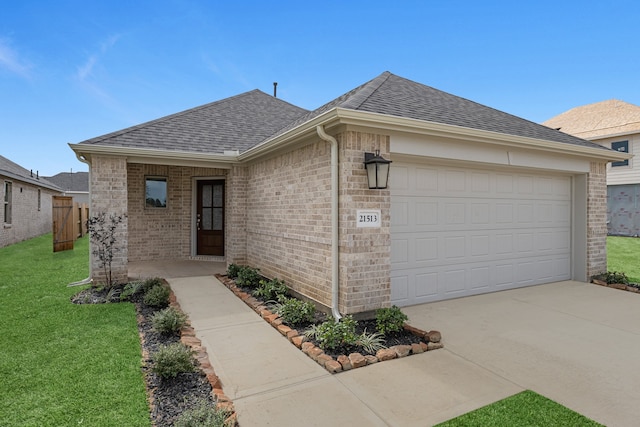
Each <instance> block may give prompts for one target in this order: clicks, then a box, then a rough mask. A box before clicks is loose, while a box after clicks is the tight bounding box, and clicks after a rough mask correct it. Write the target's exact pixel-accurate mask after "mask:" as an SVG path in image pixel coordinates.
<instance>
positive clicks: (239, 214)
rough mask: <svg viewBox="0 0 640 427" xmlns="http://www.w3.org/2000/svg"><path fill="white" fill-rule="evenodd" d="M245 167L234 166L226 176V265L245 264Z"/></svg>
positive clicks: (246, 177)
mask: <svg viewBox="0 0 640 427" xmlns="http://www.w3.org/2000/svg"><path fill="white" fill-rule="evenodd" d="M247 181H248V176H247V167H246V166H234V167H233V168H232V169H231V171H230V172H229V174H228V176H227V182H226V190H227V191H226V194H227V209H226V213H227V214H226V218H225V220H226V227H225V241H226V245H225V251H226V260H227V264H238V265H244V264H247Z"/></svg>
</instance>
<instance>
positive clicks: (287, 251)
mask: <svg viewBox="0 0 640 427" xmlns="http://www.w3.org/2000/svg"><path fill="white" fill-rule="evenodd" d="M70 146H71V148H72V149H73V150H74V151H75V152H76V155H77V156H78V157H79V158H81V159H83V160H84V161H85V162H87V163H88V164H89V165H90V172H89V173H90V183H91V206H90V209H91V211H92V212H93V213H94V214H95V213H98V212H101V211H103V212H108V213H114V214H121V213H127V214H128V216H127V218H126V220H125V221H124V222H123V224H122V226H121V227H120V228H119V231H118V232H119V234H118V239H119V241H120V242H121V243H122V244H123V246H124V249H123V250H122V251H120V252H118V253H117V256H116V258H115V259H114V260H113V269H114V270H113V273H114V274H115V277H117V280H120V281H124V280H126V278H127V263H128V262H135V261H144V260H160V259H172V258H177V259H194V258H195V259H199V258H206V257H207V256H210V257H211V259H219V260H225V261H226V262H227V263H236V264H248V265H251V266H253V267H257V268H259V269H260V271H261V273H262V274H264V275H265V276H267V277H278V278H280V279H283V280H285V282H286V283H287V285H288V286H290V287H291V288H292V289H293V290H294V291H295V292H297V293H298V294H300V295H304V296H306V297H307V298H310V299H312V300H314V301H316V302H318V303H319V304H321V305H323V306H325V307H331V308H332V309H333V311H334V313H335V311H339V312H340V313H342V314H351V313H361V312H369V311H371V310H375V309H377V308H380V307H386V306H389V305H391V304H397V305H410V304H417V303H422V302H430V301H437V300H442V299H447V298H455V297H461V296H467V295H474V294H480V293H486V292H493V291H498V290H503V289H510V288H517V287H521V286H528V285H535V284H541V283H549V282H555V281H561V280H568V279H575V280H587V279H588V278H589V277H590V276H591V275H594V274H596V273H601V272H603V271H605V270H606V234H607V229H606V222H605V221H606V165H607V163H608V162H610V161H624V160H626V159H627V158H628V155H627V154H625V153H618V152H616V151H612V150H609V149H606V148H603V147H601V146H600V145H597V144H594V143H591V142H589V141H585V140H583V139H579V138H576V137H574V136H570V135H567V134H565V133H562V132H558V131H555V130H553V129H549V128H548V127H546V126H542V125H539V124H536V123H533V122H530V121H527V120H524V119H521V118H518V117H515V116H512V115H509V114H507V113H503V112H501V111H497V110H494V109H492V108H489V107H486V106H483V105H480V104H477V103H475V102H472V101H469V100H466V99H463V98H459V97H457V96H454V95H450V94H448V93H445V92H442V91H439V90H436V89H433V88H431V87H428V86H425V85H422V84H420V83H416V82H413V81H410V80H407V79H404V78H401V77H398V76H396V75H393V74H391V73H388V72H385V73H383V74H381V75H379V76H378V77H376V78H374V79H373V80H371V81H369V82H367V83H365V84H363V85H362V86H359V87H357V88H355V89H353V90H352V91H350V92H348V93H346V94H344V95H342V96H340V97H339V98H337V99H335V100H333V101H331V102H329V103H327V104H325V105H324V106H322V107H320V108H318V109H316V110H314V111H306V110H303V109H301V108H298V107H295V106H293V105H291V104H289V103H287V102H285V101H282V100H280V99H277V98H275V97H272V96H269V95H267V94H265V93H263V92H261V91H258V90H253V91H251V92H247V93H243V94H240V95H237V96H234V97H231V98H227V99H223V100H221V101H217V102H214V103H211V104H207V105H203V106H200V107H197V108H194V109H191V110H187V111H183V112H180V113H177V114H174V115H170V116H167V117H163V118H160V119H157V120H153V121H150V122H147V123H143V124H141V125H138V126H134V127H131V128H127V129H123V130H120V131H117V132H113V133H111V134H107V135H104V136H100V137H97V138H93V139H90V140H87V141H84V142H82V143H79V144H71V145H70ZM376 150H379V151H380V155H381V156H382V157H384V158H385V159H389V160H392V161H393V163H392V164H391V171H390V175H391V182H390V185H389V187H388V188H386V189H369V186H368V184H367V175H366V173H365V167H364V164H363V163H364V159H365V153H366V152H375V151H376ZM334 208H335V209H334ZM92 262H93V265H92V275H93V278H94V280H102V279H103V278H102V277H101V269H100V268H98V266H97V264H96V260H93V261H92Z"/></svg>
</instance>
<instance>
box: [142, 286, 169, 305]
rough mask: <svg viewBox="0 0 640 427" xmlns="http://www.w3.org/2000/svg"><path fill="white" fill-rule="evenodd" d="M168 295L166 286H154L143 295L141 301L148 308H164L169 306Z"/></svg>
mask: <svg viewBox="0 0 640 427" xmlns="http://www.w3.org/2000/svg"><path fill="white" fill-rule="evenodd" d="M170 294H171V291H170V290H169V287H168V286H165V285H156V286H154V287H152V288H151V289H149V290H148V291H147V293H145V294H144V298H143V301H144V303H145V304H147V305H148V306H150V307H157V308H164V307H166V306H168V305H169V295H170Z"/></svg>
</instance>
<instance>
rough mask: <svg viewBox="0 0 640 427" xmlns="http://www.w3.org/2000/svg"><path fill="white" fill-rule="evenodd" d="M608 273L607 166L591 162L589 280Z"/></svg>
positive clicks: (588, 195)
mask: <svg viewBox="0 0 640 427" xmlns="http://www.w3.org/2000/svg"><path fill="white" fill-rule="evenodd" d="M606 271H607V164H606V163H599V162H591V170H590V172H589V175H588V178H587V278H590V277H591V276H594V275H596V274H600V273H604V272H606Z"/></svg>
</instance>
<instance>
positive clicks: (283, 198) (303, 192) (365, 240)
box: [246, 131, 391, 314]
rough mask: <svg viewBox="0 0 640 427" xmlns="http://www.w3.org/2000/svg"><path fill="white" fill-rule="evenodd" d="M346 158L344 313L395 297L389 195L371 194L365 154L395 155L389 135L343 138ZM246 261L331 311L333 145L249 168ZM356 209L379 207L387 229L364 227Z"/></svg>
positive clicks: (348, 133) (323, 144)
mask: <svg viewBox="0 0 640 427" xmlns="http://www.w3.org/2000/svg"><path fill="white" fill-rule="evenodd" d="M336 139H337V140H338V144H339V159H340V184H339V185H340V202H339V204H340V207H339V217H340V219H339V221H340V238H339V240H340V243H339V245H340V296H339V309H340V312H341V313H344V314H350V313H358V312H363V311H370V310H374V309H376V308H380V307H385V306H388V304H389V298H390V278H389V277H390V276H389V273H390V236H389V220H390V219H389V213H390V203H391V198H390V194H389V190H369V189H368V188H367V181H366V175H365V170H364V165H363V161H364V152H365V151H369V152H372V151H374V150H375V149H380V151H381V154H382V155H383V156H387V157H388V153H389V137H387V136H381V135H374V134H367V133H362V132H355V131H345V132H343V133H340V134H338V135H336ZM248 178H249V179H248V181H247V208H246V218H247V219H246V230H247V237H246V238H247V241H248V242H251V244H250V245H247V263H248V264H250V265H252V266H255V267H258V268H260V269H261V272H262V273H263V274H265V275H266V276H269V277H278V278H280V279H283V280H285V282H286V283H287V284H288V285H289V286H290V287H292V288H293V289H294V290H295V291H297V292H299V293H301V294H304V295H305V296H307V297H309V298H311V299H313V300H315V301H317V302H319V303H321V304H323V305H324V306H327V307H328V306H330V305H331V170H330V144H329V143H328V142H325V141H322V140H320V139H319V138H317V139H316V141H314V142H313V143H310V144H308V145H306V146H304V147H302V148H298V149H295V150H293V151H289V152H287V153H284V154H280V155H278V156H276V157H272V158H269V159H267V160H263V161H258V162H256V163H254V164H252V165H251V166H249V168H248ZM357 209H380V210H381V212H382V227H381V228H357V227H356V210H357Z"/></svg>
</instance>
